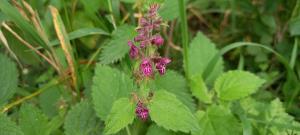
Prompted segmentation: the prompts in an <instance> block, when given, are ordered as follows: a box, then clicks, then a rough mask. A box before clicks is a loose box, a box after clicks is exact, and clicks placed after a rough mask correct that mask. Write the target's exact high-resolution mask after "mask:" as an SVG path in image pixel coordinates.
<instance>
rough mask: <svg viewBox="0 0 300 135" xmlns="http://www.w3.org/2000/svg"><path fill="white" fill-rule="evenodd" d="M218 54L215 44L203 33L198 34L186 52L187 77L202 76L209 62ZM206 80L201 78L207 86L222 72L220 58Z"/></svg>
mask: <svg viewBox="0 0 300 135" xmlns="http://www.w3.org/2000/svg"><path fill="white" fill-rule="evenodd" d="M217 53H218V50H217V49H216V47H215V44H214V43H212V42H211V41H210V39H208V38H207V37H206V36H205V35H203V33H201V32H198V33H197V36H196V37H195V38H194V39H193V40H192V42H191V44H190V47H189V50H188V62H189V63H188V71H189V77H192V76H194V75H202V74H203V72H204V70H205V69H206V68H207V66H208V64H209V62H210V61H211V60H212V59H213V57H214V56H215V55H216V54H217ZM209 68H211V69H213V70H212V72H211V73H210V75H209V76H208V77H207V78H203V80H205V82H207V83H208V84H209V85H211V84H213V82H214V80H215V79H216V78H217V77H218V76H219V75H220V74H221V73H222V72H223V68H224V67H223V60H222V58H221V57H220V58H219V60H218V62H217V64H216V65H215V67H209Z"/></svg>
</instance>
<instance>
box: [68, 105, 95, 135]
mask: <svg viewBox="0 0 300 135" xmlns="http://www.w3.org/2000/svg"><path fill="white" fill-rule="evenodd" d="M99 123H100V122H99V121H97V117H96V115H95V112H94V110H93V108H92V106H91V104H90V103H89V102H87V101H81V102H80V103H78V104H77V105H75V106H74V107H73V108H72V109H71V110H70V111H69V112H68V114H67V116H66V120H65V124H64V129H65V133H66V135H96V134H97V133H100V124H99Z"/></svg>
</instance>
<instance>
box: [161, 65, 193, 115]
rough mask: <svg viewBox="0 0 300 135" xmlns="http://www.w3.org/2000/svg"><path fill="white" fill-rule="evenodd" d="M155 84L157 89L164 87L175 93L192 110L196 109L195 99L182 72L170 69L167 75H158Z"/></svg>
mask: <svg viewBox="0 0 300 135" xmlns="http://www.w3.org/2000/svg"><path fill="white" fill-rule="evenodd" d="M155 85H156V88H155V89H157V90H159V89H164V90H167V91H168V92H171V93H173V94H175V95H176V97H177V98H178V99H179V100H180V101H181V102H182V103H184V104H185V105H186V106H188V107H189V108H190V109H191V110H192V111H195V110H196V105H195V103H194V100H193V98H192V96H191V94H190V92H189V91H188V89H187V86H186V80H185V78H184V77H183V76H182V75H181V74H179V73H177V72H175V71H172V70H168V71H167V73H166V74H165V75H163V76H157V77H156V79H155Z"/></svg>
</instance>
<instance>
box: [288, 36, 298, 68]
mask: <svg viewBox="0 0 300 135" xmlns="http://www.w3.org/2000/svg"><path fill="white" fill-rule="evenodd" d="M298 40H299V39H298V38H297V37H296V38H295V43H294V46H293V51H292V56H291V60H290V66H291V68H292V69H293V68H294V66H295V63H296V60H297V55H298V52H297V50H298Z"/></svg>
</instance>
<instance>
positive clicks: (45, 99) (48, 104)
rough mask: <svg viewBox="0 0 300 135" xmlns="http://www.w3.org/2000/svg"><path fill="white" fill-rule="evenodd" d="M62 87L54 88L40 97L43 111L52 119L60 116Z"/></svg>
mask: <svg viewBox="0 0 300 135" xmlns="http://www.w3.org/2000/svg"><path fill="white" fill-rule="evenodd" d="M60 89H61V86H54V87H51V88H49V89H48V90H46V91H44V92H43V93H41V95H40V96H39V105H40V107H41V110H42V111H43V112H44V113H45V114H46V115H47V116H48V117H49V118H50V117H53V116H55V115H57V114H58V110H59V108H58V107H59V106H58V103H59V99H60V98H61V95H60V94H61V93H60V91H59V90H60Z"/></svg>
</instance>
